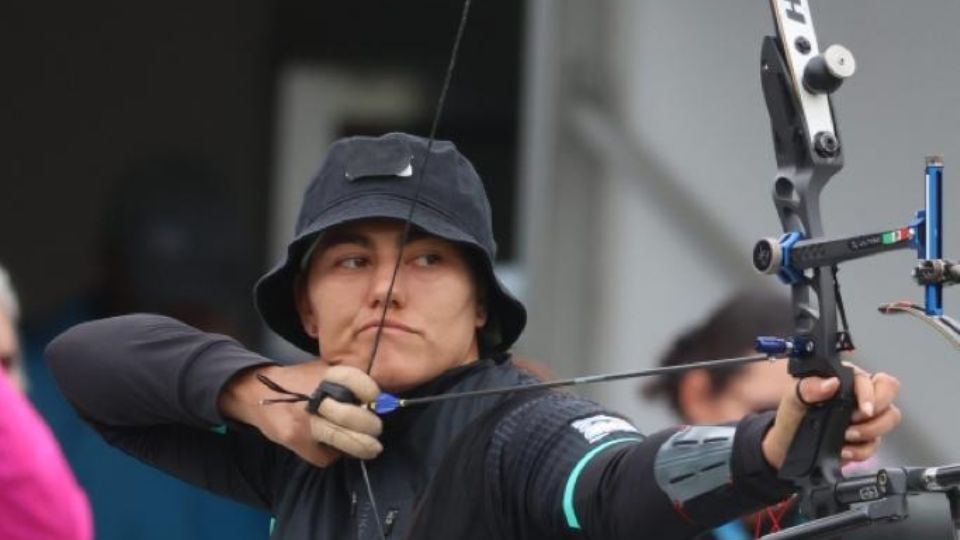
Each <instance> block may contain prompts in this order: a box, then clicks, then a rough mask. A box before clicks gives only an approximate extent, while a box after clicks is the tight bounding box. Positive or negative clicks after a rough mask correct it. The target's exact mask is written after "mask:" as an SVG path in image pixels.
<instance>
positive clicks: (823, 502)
mask: <svg viewBox="0 0 960 540" xmlns="http://www.w3.org/2000/svg"><path fill="white" fill-rule="evenodd" d="M771 7H772V8H773V14H774V21H775V23H776V26H777V37H776V38H773V37H766V38H765V39H764V41H763V48H762V52H761V65H760V76H761V81H762V85H763V92H764V97H765V98H766V103H767V108H768V111H769V113H770V123H771V128H772V131H773V141H774V150H775V153H776V160H777V169H778V170H777V177H776V180H775V181H774V188H773V202H774V205H775V206H776V209H777V213H778V214H779V216H780V222H781V225H782V227H783V231H784V233H785V234H794V235H798V237H799V238H802V239H804V240H810V239H815V238H818V237H822V236H823V225H822V221H821V218H820V192H821V191H822V190H823V188H824V186H825V185H826V184H827V182H828V181H829V180H830V178H831V177H832V176H833V175H834V174H836V173H837V172H838V171H839V170H840V169H841V168H842V167H843V147H842V145H841V144H840V137H839V133H838V132H837V129H836V127H835V123H834V118H833V111H832V105H831V102H830V97H829V93H828V92H823V91H819V92H816V93H814V92H811V91H810V90H809V89H808V88H807V87H806V86H805V85H804V72H805V70H806V67H807V66H808V64H810V63H812V61H813V59H814V58H818V57H819V55H820V53H819V49H818V46H817V40H816V36H815V34H814V30H813V24H812V21H811V18H810V12H809V8H808V7H807V5H806V4H805V3H801V2H800V1H797V0H793V1H790V0H771ZM755 255H756V253H755ZM790 281H791V285H790V286H791V289H792V291H791V292H792V304H793V319H794V328H795V332H794V337H793V339H794V340H795V341H797V342H802V344H803V345H802V346H798V347H795V351H796V352H795V353H794V354H793V355H791V359H790V362H789V368H788V369H789V371H790V374H791V375H793V376H795V377H806V376H811V375H818V376H822V377H834V376H836V377H839V379H840V389H839V391H838V392H837V395H836V397H834V398H833V399H831V400H830V401H828V402H825V403H823V404H822V405H821V406H819V407H816V408H812V409H810V411H809V412H808V413H807V415H806V417H805V418H804V420H803V423H802V424H801V426H800V428H799V429H798V431H797V435H796V437H795V438H794V441H793V443H792V445H791V447H790V449H789V452H788V454H787V459H786V461H785V462H784V464H783V467H782V469H781V471H780V475H781V477H782V478H785V479H788V480H790V481H792V482H793V483H794V484H795V485H797V487H798V488H799V489H800V496H801V506H802V509H803V511H804V512H805V514H807V515H808V516H811V517H820V516H824V515H830V514H835V513H837V512H839V511H842V510H844V509H845V508H843V507H842V506H840V505H839V504H838V503H837V502H836V500H835V498H834V497H833V496H832V493H831V492H832V490H833V486H834V485H835V484H836V483H837V482H838V481H839V480H840V479H842V475H841V473H840V449H841V447H842V446H843V442H844V432H845V431H846V428H847V426H848V424H849V420H850V415H851V413H852V412H853V408H854V406H855V399H854V395H853V370H852V369H851V368H849V367H845V366H843V365H842V364H841V361H840V357H839V352H838V343H840V342H841V341H845V333H844V334H841V333H840V330H839V326H838V316H837V312H838V307H837V301H838V298H837V291H838V289H837V283H836V272H835V268H834V266H833V265H829V264H828V265H825V266H818V267H814V268H811V269H808V270H806V271H805V272H803V273H801V274H799V275H795V276H793V279H791V280H790Z"/></svg>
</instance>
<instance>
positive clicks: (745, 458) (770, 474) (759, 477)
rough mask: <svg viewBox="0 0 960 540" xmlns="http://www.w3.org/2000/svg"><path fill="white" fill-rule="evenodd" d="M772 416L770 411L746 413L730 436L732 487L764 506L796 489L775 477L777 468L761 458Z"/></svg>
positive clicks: (783, 497) (785, 496) (790, 493)
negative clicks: (731, 443)
mask: <svg viewBox="0 0 960 540" xmlns="http://www.w3.org/2000/svg"><path fill="white" fill-rule="evenodd" d="M774 416H775V413H774V412H773V411H770V412H764V413H759V414H750V415H747V416H746V417H744V418H743V420H741V421H740V422H739V423H738V424H737V434H736V436H735V437H734V439H733V459H732V463H731V470H732V473H733V484H734V488H735V489H736V490H737V491H740V492H742V493H744V494H745V495H747V496H749V497H751V498H754V499H756V500H757V501H759V502H761V503H762V504H765V505H766V504H773V503H776V502H778V501H782V500H783V499H785V498H787V497H789V496H790V495H792V494H793V493H794V492H795V491H796V488H795V487H794V486H793V484H791V483H790V482H787V481H785V480H781V479H780V478H779V477H778V476H777V470H776V469H775V468H773V466H771V465H770V464H769V463H767V459H766V458H765V457H763V449H762V445H761V443H762V442H763V437H764V435H766V433H767V431H768V430H769V429H770V426H772V425H773V419H774Z"/></svg>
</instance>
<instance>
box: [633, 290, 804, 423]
mask: <svg viewBox="0 0 960 540" xmlns="http://www.w3.org/2000/svg"><path fill="white" fill-rule="evenodd" d="M790 308H791V306H790V302H789V300H788V299H787V298H785V297H783V296H781V295H778V294H774V293H770V292H766V291H762V290H757V291H743V292H740V293H737V294H735V295H733V296H731V297H730V298H728V299H727V300H726V301H725V302H724V303H723V304H721V305H720V306H719V307H718V308H716V309H715V310H714V311H713V312H712V313H711V314H710V315H709V316H708V317H707V318H706V319H705V320H704V321H703V322H701V323H700V324H699V325H697V326H694V327H693V328H690V329H688V330H687V331H685V332H684V333H682V334H681V335H680V336H678V337H677V338H676V340H675V341H674V342H673V343H672V344H671V345H670V347H669V348H668V349H667V352H666V353H665V354H664V355H663V356H662V357H661V359H660V365H661V366H676V365H682V364H688V363H691V362H697V361H702V360H713V359H718V358H730V357H736V356H744V355H748V354H752V353H753V352H754V351H753V343H754V339H755V338H756V337H757V336H781V337H786V336H789V335H791V334H792V332H793V320H792V318H791V315H790V314H791V309H790ZM791 381H792V378H791V377H790V375H789V374H788V373H787V362H786V360H776V361H771V362H760V363H754V364H748V365H745V366H739V367H730V368H719V369H709V370H707V369H696V370H693V371H688V372H685V373H675V374H670V375H666V376H664V377H662V378H660V379H658V380H657V381H655V382H654V383H652V384H650V385H648V386H646V387H645V388H644V394H645V395H646V396H647V397H654V396H656V397H665V398H666V399H667V400H668V401H669V403H670V406H671V407H672V408H673V410H674V411H675V412H676V413H677V415H678V416H679V417H680V418H682V419H683V421H685V422H688V423H691V424H716V423H723V422H731V421H736V420H739V419H740V418H742V417H743V416H745V415H746V414H748V413H751V412H756V411H761V410H767V409H773V408H775V407H776V406H777V403H778V402H779V400H780V396H781V395H782V394H783V390H784V387H785V386H788V385H789V384H791Z"/></svg>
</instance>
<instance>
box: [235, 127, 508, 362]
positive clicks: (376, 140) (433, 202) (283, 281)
mask: <svg viewBox="0 0 960 540" xmlns="http://www.w3.org/2000/svg"><path fill="white" fill-rule="evenodd" d="M427 142H428V141H427V140H426V139H424V138H422V137H417V136H414V135H408V134H406V133H389V134H387V135H383V136H381V137H350V138H346V139H340V140H339V141H336V142H335V143H333V144H332V145H331V146H330V149H329V150H328V152H327V155H326V157H325V158H324V160H323V163H322V164H321V165H320V171H319V172H318V173H317V174H316V176H314V177H313V180H312V181H311V182H310V185H309V186H308V187H307V191H306V193H305V194H304V197H303V205H302V206H301V207H300V215H299V217H298V218H297V225H296V229H295V231H294V238H293V240H292V241H291V242H290V244H289V245H288V246H287V253H286V257H284V259H283V260H282V261H281V262H280V264H278V265H277V266H276V267H274V268H273V270H270V271H269V272H268V273H267V274H266V275H264V276H263V277H261V278H260V280H259V281H258V282H257V284H256V286H255V287H254V297H255V298H254V299H255V303H256V306H257V311H259V313H260V316H261V317H262V318H263V320H264V322H265V323H267V326H269V327H270V328H271V329H272V330H273V331H274V332H276V333H277V334H279V335H280V336H281V337H283V338H284V339H286V340H287V341H289V342H290V343H292V344H294V345H296V346H297V347H299V348H300V349H303V350H304V351H307V352H310V353H313V354H319V350H318V346H317V340H316V338H311V337H310V336H308V335H307V334H306V332H304V330H303V326H302V325H301V322H300V316H299V314H298V312H297V309H296V301H295V299H294V295H295V290H294V284H295V282H296V278H297V275H298V274H299V273H300V271H301V261H302V260H303V259H304V256H305V255H306V252H307V250H308V249H310V248H311V246H312V245H313V243H314V241H315V239H316V238H317V236H318V234H319V233H321V232H323V231H325V230H327V229H329V228H330V227H333V226H336V225H340V224H343V223H347V222H350V221H356V220H361V219H370V218H393V219H398V220H406V219H407V217H408V216H409V215H410V208H411V206H412V205H413V201H414V200H415V198H416V200H417V203H416V207H415V208H414V212H413V217H412V219H411V222H412V224H413V225H414V226H416V227H419V228H420V229H422V230H424V231H426V232H427V233H430V234H432V235H435V236H438V237H440V238H444V239H447V240H450V241H452V242H456V243H458V244H461V245H463V246H466V247H467V248H468V249H469V250H470V251H471V252H473V253H475V254H476V255H477V256H475V257H472V258H471V259H472V260H473V261H474V263H475V264H476V265H477V266H479V267H480V268H475V269H474V270H475V271H476V272H477V275H478V276H481V277H482V279H484V284H483V285H485V290H486V310H487V323H486V325H485V326H484V328H483V329H482V330H481V331H480V336H479V341H480V347H481V350H482V352H484V353H486V354H490V353H499V352H504V351H506V350H507V349H509V348H510V346H511V345H512V344H513V343H514V342H515V341H516V340H517V338H518V337H519V336H520V332H522V331H523V327H524V326H525V325H526V320H527V311H526V309H525V308H524V307H523V304H522V303H520V301H519V300H517V299H516V298H514V297H513V295H511V294H510V292H509V291H508V290H507V288H506V287H504V285H503V284H502V283H501V282H500V281H499V280H498V279H497V277H496V275H495V274H494V272H493V261H494V259H495V257H496V251H497V244H496V242H495V241H494V239H493V222H492V218H491V213H490V203H489V202H488V201H487V195H486V192H485V191H484V189H483V183H482V182H481V181H480V177H479V176H478V175H477V172H476V171H475V170H474V168H473V165H471V164H470V162H469V161H467V158H465V157H464V156H463V155H462V154H460V152H458V151H457V148H456V147H455V146H454V145H453V143H451V142H449V141H434V142H433V144H432V145H431V146H430V154H429V155H430V158H429V160H428V161H427V160H426V158H427ZM425 162H426V164H427V167H426V169H425V170H421V167H422V165H423V164H424V163H425ZM421 175H422V178H420V176H421ZM417 183H420V184H421V187H420V195H419V197H418V198H417V195H416V191H417Z"/></svg>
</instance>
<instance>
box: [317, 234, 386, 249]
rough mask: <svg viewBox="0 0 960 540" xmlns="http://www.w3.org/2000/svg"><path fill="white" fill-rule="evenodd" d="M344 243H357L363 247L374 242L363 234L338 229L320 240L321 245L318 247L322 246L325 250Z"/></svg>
mask: <svg viewBox="0 0 960 540" xmlns="http://www.w3.org/2000/svg"><path fill="white" fill-rule="evenodd" d="M343 244H355V245H358V246H361V247H370V246H371V245H373V242H372V241H371V240H370V238H368V237H366V236H364V235H362V234H357V233H353V232H349V231H336V232H331V233H329V234H327V235H325V237H324V238H323V240H321V241H320V245H319V246H318V247H320V248H321V250H325V249H330V248H332V247H335V246H340V245H343Z"/></svg>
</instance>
